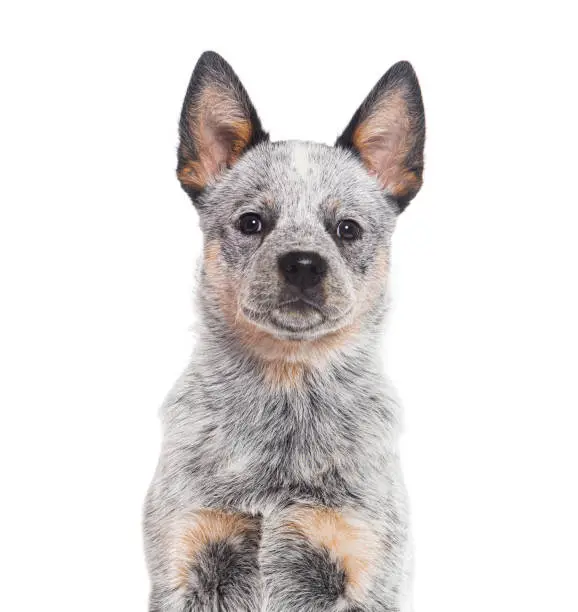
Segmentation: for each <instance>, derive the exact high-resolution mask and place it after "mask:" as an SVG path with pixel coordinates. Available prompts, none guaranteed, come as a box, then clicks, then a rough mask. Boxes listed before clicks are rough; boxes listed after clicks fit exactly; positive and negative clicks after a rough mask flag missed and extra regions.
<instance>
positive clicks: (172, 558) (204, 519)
mask: <svg viewBox="0 0 578 612" xmlns="http://www.w3.org/2000/svg"><path fill="white" fill-rule="evenodd" d="M259 539H260V519H259V518H256V517H253V516H250V515H246V514H240V513H233V512H228V511H223V510H217V509H199V510H196V511H193V512H190V513H186V514H185V515H183V516H181V517H179V519H178V520H173V521H171V525H170V530H169V531H168V533H167V535H166V536H165V537H164V538H163V540H164V542H163V547H164V552H163V555H162V557H163V558H164V562H163V567H162V568H159V569H158V570H157V571H156V572H155V573H156V578H157V580H156V582H155V581H153V588H152V593H151V598H150V606H149V612H257V611H258V610H260V608H261V584H260V576H259V565H258V558H257V557H258V548H259ZM157 558H158V555H157Z"/></svg>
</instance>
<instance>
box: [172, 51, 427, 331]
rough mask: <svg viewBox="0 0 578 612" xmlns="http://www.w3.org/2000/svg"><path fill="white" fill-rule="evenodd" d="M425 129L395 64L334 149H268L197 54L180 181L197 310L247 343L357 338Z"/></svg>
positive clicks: (416, 175)
mask: <svg viewBox="0 0 578 612" xmlns="http://www.w3.org/2000/svg"><path fill="white" fill-rule="evenodd" d="M424 132H425V127H424V115H423V106H422V102H421V94H420V90H419V85H418V82H417V79H416V77H415V74H414V72H413V69H412V68H411V66H410V65H409V64H407V63H400V64H396V65H395V66H394V67H393V68H392V69H390V71H389V72H388V73H386V74H385V75H384V77H383V78H382V79H381V80H380V81H379V82H378V84H377V85H376V86H375V88H374V89H373V90H372V92H371V93H370V94H369V96H368V97H367V99H366V100H365V102H364V103H363V104H362V105H361V107H360V108H359V109H358V110H357V112H356V113H355V115H354V116H353V119H352V120H351V122H350V124H349V125H348V126H347V128H346V130H345V131H344V132H343V134H342V135H341V136H340V138H339V139H338V140H337V143H336V146H334V147H330V146H326V145H321V144H314V143H303V142H291V141H290V142H277V143H272V142H269V139H268V135H267V134H266V133H265V132H264V131H263V129H262V127H261V124H260V121H259V118H258V116H257V113H256V112H255V110H254V108H253V106H252V104H251V102H250V100H249V97H248V96H247V93H246V92H245V90H244V88H243V86H242V85H241V83H240V81H239V79H238V78H237V76H236V75H235V73H234V72H233V71H232V69H231V68H230V66H229V65H228V64H227V63H226V62H225V61H224V60H223V59H222V58H221V57H219V56H218V55H216V54H214V53H205V54H204V55H203V56H202V57H201V59H200V60H199V62H198V64H197V66H196V68H195V71H194V73H193V76H192V78H191V82H190V85H189V89H188V91H187V96H186V98H185V103H184V106H183V112H182V116H181V123H180V135H181V143H180V147H179V165H178V177H179V180H180V181H181V185H182V186H183V188H184V189H185V191H186V192H187V193H188V194H189V195H190V196H191V198H192V199H193V202H194V203H195V205H196V207H197V209H198V211H199V214H200V219H201V226H202V229H203V232H204V235H205V254H204V267H203V273H204V281H205V282H204V286H203V289H202V290H203V291H204V292H206V293H207V297H208V298H209V300H208V301H210V302H212V303H215V304H217V305H218V308H219V310H220V312H221V313H222V314H224V315H225V317H226V318H227V320H228V322H229V324H230V325H232V326H234V327H235V328H237V329H239V330H240V331H241V332H242V333H243V334H244V335H245V337H248V336H250V337H252V339H253V340H252V341H255V339H256V338H262V337H263V335H266V336H267V337H270V338H275V339H280V340H284V341H287V340H288V341H299V340H312V339H319V338H322V337H332V336H335V335H336V334H340V333H342V332H343V330H352V329H354V328H359V326H361V325H362V323H363V320H364V318H365V317H367V316H368V314H369V313H371V312H372V311H373V310H374V309H375V308H377V305H378V303H379V302H380V297H381V296H382V294H383V292H384V289H385V285H386V278H387V271H388V264H389V248H390V237H391V233H392V231H393V228H394V226H395V220H396V217H397V215H398V214H399V213H400V212H401V211H402V210H403V209H404V208H405V206H407V204H408V203H409V201H410V200H411V199H412V198H413V196H414V195H415V194H416V193H417V191H418V190H419V188H420V186H421V177H422V169H423V143H424Z"/></svg>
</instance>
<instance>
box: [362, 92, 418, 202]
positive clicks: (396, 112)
mask: <svg viewBox="0 0 578 612" xmlns="http://www.w3.org/2000/svg"><path fill="white" fill-rule="evenodd" d="M412 137H413V134H412V124H411V117H410V114H409V109H408V106H407V102H406V100H405V97H404V92H403V90H402V89H398V90H396V91H393V92H391V93H390V94H389V95H387V96H385V97H384V98H383V99H382V100H381V101H380V103H379V104H378V105H377V107H376V108H375V109H374V110H373V112H372V113H371V115H370V116H369V117H367V118H366V119H365V120H364V121H363V122H362V123H360V124H359V125H358V126H357V128H356V129H355V131H354V133H353V144H354V146H355V147H356V149H357V150H358V151H359V153H360V155H361V158H362V160H363V162H364V164H365V166H366V167H367V168H368V169H369V170H370V172H372V173H373V174H375V175H376V177H377V179H378V181H379V182H380V184H381V186H382V187H383V188H386V189H387V190H388V191H389V192H390V193H391V194H392V195H393V196H394V197H403V196H404V195H406V194H408V193H410V192H412V191H414V190H416V189H418V188H419V186H420V185H421V179H420V178H419V177H418V176H417V175H416V174H415V172H413V171H411V170H410V169H409V168H408V167H407V164H406V159H407V157H408V155H409V152H410V150H411V146H412V144H413V140H412Z"/></svg>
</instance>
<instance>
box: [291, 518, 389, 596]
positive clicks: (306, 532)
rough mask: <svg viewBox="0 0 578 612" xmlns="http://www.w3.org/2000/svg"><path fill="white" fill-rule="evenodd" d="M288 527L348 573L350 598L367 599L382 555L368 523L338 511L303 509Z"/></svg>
mask: <svg viewBox="0 0 578 612" xmlns="http://www.w3.org/2000/svg"><path fill="white" fill-rule="evenodd" d="M286 527H287V528H288V529H290V530H291V531H296V532H297V533H299V534H300V535H301V536H303V537H305V538H307V539H308V540H309V541H310V542H311V543H312V544H313V545H314V546H317V547H319V548H325V549H327V550H328V551H329V553H330V554H331V556H332V557H333V558H334V559H335V560H336V561H337V562H338V563H339V564H340V565H341V567H342V568H343V570H344V572H345V577H346V589H347V591H346V592H347V595H348V596H349V597H350V598H351V599H359V598H362V597H363V594H364V593H365V592H367V589H368V588H369V586H370V583H371V568H372V567H373V565H374V564H375V562H376V560H377V556H378V546H377V543H376V537H375V534H374V533H373V532H372V531H371V529H370V527H369V526H368V525H367V524H366V523H364V522H363V521H361V520H359V518H358V517H355V516H353V515H352V514H351V515H348V514H346V513H344V512H340V511H338V510H336V509H334V508H325V507H301V508H299V509H297V510H296V511H294V512H292V513H291V518H290V519H289V521H288V522H287V523H286Z"/></svg>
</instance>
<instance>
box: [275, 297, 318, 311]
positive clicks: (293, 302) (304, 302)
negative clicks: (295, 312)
mask: <svg viewBox="0 0 578 612" xmlns="http://www.w3.org/2000/svg"><path fill="white" fill-rule="evenodd" d="M287 306H296V307H297V308H302V307H303V306H309V307H310V308H314V309H315V310H317V311H318V312H320V313H321V314H323V311H322V310H321V308H320V307H319V304H316V303H315V302H314V301H313V300H308V299H307V298H306V297H295V298H291V299H290V300H284V301H283V302H279V303H278V304H277V306H276V307H277V308H285V307H287Z"/></svg>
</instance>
